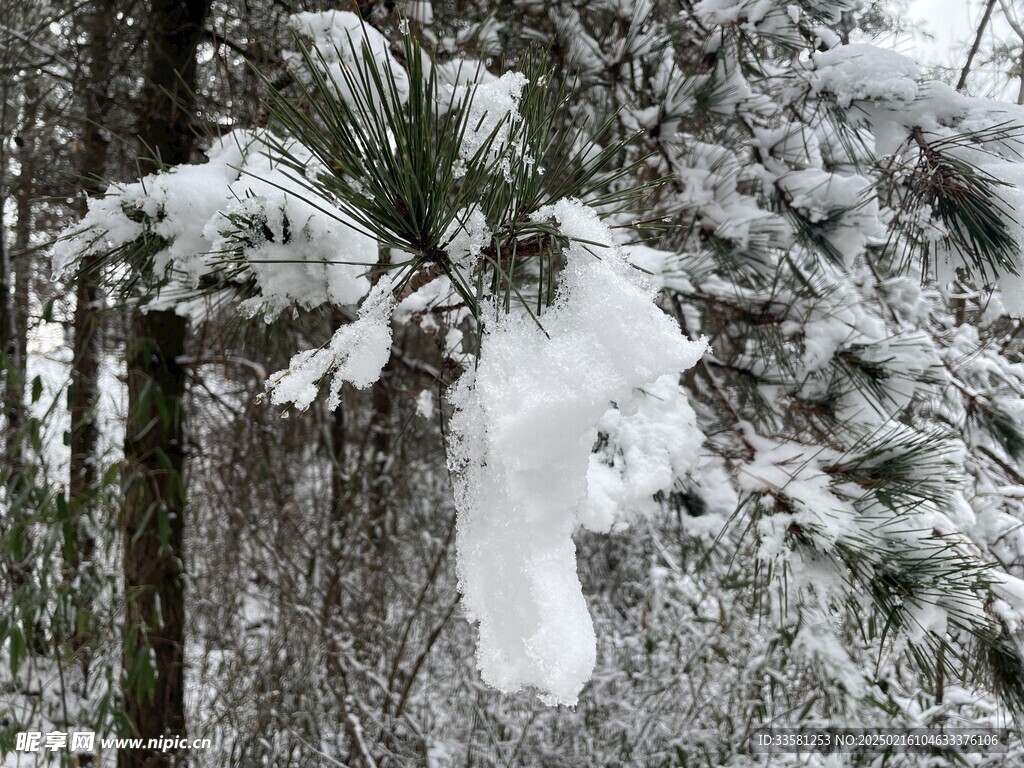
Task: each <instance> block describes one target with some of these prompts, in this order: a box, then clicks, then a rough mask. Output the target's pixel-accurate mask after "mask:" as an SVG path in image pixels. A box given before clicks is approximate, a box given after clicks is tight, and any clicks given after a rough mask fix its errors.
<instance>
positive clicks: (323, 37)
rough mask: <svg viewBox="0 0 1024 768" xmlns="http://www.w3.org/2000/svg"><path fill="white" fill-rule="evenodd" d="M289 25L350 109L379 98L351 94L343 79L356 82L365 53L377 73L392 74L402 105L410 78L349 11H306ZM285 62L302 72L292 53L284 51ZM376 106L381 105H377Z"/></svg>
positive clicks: (383, 43) (373, 31) (291, 18)
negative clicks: (308, 42)
mask: <svg viewBox="0 0 1024 768" xmlns="http://www.w3.org/2000/svg"><path fill="white" fill-rule="evenodd" d="M288 26H290V27H291V28H292V29H294V30H295V31H296V32H298V33H299V34H300V35H305V36H306V37H308V38H309V39H310V40H311V51H310V53H311V55H312V58H313V61H314V62H316V63H317V64H318V65H319V67H320V69H321V71H322V72H323V74H324V75H325V76H326V78H327V80H328V81H329V82H330V83H331V84H332V85H334V87H335V89H336V90H337V93H338V97H339V98H341V99H343V100H344V101H345V102H347V103H348V104H349V105H350V106H351V107H352V108H353V109H355V110H358V111H363V109H364V108H365V107H366V106H367V104H366V102H365V100H366V99H373V100H374V102H375V103H376V102H377V101H378V100H379V98H380V95H379V94H378V93H376V92H375V91H371V92H369V93H367V92H365V91H363V90H360V92H359V94H358V95H357V94H355V93H353V91H352V89H351V88H349V86H348V83H347V82H346V80H345V76H346V73H347V76H348V77H349V78H351V79H354V80H355V81H356V82H359V78H360V76H359V74H358V71H359V69H361V68H362V67H364V66H365V64H366V63H367V62H366V59H365V58H364V54H368V55H369V60H370V62H371V63H372V65H373V66H374V67H376V68H377V71H378V72H389V71H390V73H391V74H392V75H393V79H394V83H395V90H396V92H397V96H398V100H399V101H400V102H401V103H403V104H404V103H405V102H406V100H407V99H408V98H409V76H408V74H407V73H406V71H405V69H404V68H403V67H402V65H401V64H399V63H398V61H396V60H395V57H394V56H392V55H391V51H390V49H389V45H388V41H387V38H385V37H384V36H383V35H382V34H381V33H380V32H378V31H377V30H376V29H374V28H373V27H371V26H370V25H369V24H367V23H366V22H365V21H363V20H362V19H361V18H359V16H357V15H356V14H354V13H351V12H349V11H319V12H317V11H307V12H303V13H295V14H292V15H291V16H289V17H288ZM284 59H285V61H286V62H287V63H288V65H289V66H290V67H292V68H293V69H295V70H296V71H299V72H301V71H302V69H303V66H302V56H301V55H300V54H299V53H297V52H294V51H285V53H284ZM376 106H377V107H379V106H380V104H379V103H376Z"/></svg>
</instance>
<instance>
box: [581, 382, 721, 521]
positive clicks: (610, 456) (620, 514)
mask: <svg viewBox="0 0 1024 768" xmlns="http://www.w3.org/2000/svg"><path fill="white" fill-rule="evenodd" d="M597 429H598V433H599V434H601V435H602V436H603V437H604V440H603V444H602V445H601V447H600V448H599V449H598V450H597V451H595V452H594V453H591V454H590V464H589V466H588V469H587V498H586V500H585V501H584V503H583V505H582V507H581V509H580V517H579V520H580V524H581V525H582V526H583V527H585V528H588V529H590V530H592V531H599V532H608V531H610V530H611V529H612V526H613V524H615V523H616V522H626V521H628V520H629V519H630V518H631V517H632V516H634V515H637V514H643V515H648V516H650V515H653V514H654V513H655V512H657V510H658V509H659V508H660V505H659V504H658V503H657V502H656V501H655V499H654V495H655V494H657V493H668V492H669V491H671V490H672V487H673V485H674V483H675V481H676V479H677V478H682V477H685V476H686V475H687V473H689V472H690V470H691V469H693V468H694V466H695V465H696V464H697V459H698V451H699V449H700V446H701V443H702V442H703V438H704V436H703V435H702V434H701V432H700V431H699V430H698V429H697V416H696V414H695V413H694V412H693V409H692V408H691V407H690V403H689V400H688V398H687V396H686V391H685V390H684V389H683V388H682V387H681V386H680V385H679V381H678V375H676V374H666V375H664V376H662V377H661V378H659V379H658V380H657V381H655V382H653V383H652V384H650V385H649V386H646V387H644V388H643V389H638V390H635V391H634V393H633V395H632V396H631V397H630V398H629V400H627V401H625V402H623V403H622V404H621V406H613V407H612V408H610V409H608V411H606V412H605V414H604V416H602V417H601V420H600V421H599V422H598V425H597Z"/></svg>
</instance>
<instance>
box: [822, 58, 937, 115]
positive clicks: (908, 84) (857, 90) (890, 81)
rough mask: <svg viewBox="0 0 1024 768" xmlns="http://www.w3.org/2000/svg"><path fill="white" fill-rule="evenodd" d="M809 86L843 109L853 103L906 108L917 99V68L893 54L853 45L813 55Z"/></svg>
mask: <svg viewBox="0 0 1024 768" xmlns="http://www.w3.org/2000/svg"><path fill="white" fill-rule="evenodd" d="M814 68H815V71H814V75H813V76H812V78H811V84H812V87H813V88H814V92H815V93H821V92H823V91H827V92H828V93H830V94H832V95H833V96H834V97H835V99H836V101H837V102H838V103H839V104H840V106H843V107H849V106H850V104H851V103H852V102H854V101H876V102H883V103H886V104H893V105H899V106H907V105H909V104H910V103H911V102H912V101H913V100H914V98H915V97H916V96H917V78H918V75H919V71H918V68H917V64H915V63H914V62H913V61H911V60H910V59H908V58H907V57H906V56H901V55H900V54H898V53H894V52H893V51H889V50H886V49H885V48H878V47H876V46H873V45H867V44H865V43H855V44H852V45H843V46H838V47H836V48H832V49H831V50H828V51H822V52H819V53H816V54H814Z"/></svg>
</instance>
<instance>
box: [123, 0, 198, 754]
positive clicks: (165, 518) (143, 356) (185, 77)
mask: <svg viewBox="0 0 1024 768" xmlns="http://www.w3.org/2000/svg"><path fill="white" fill-rule="evenodd" d="M209 4H210V0H153V2H152V3H151V5H150V14H149V21H148V29H147V43H148V61H147V67H146V75H147V77H146V85H145V90H144V93H143V97H142V102H141V109H140V114H139V141H140V155H143V156H144V157H142V158H140V160H141V164H142V167H143V169H144V171H150V170H153V169H154V167H155V166H154V162H153V158H155V159H156V160H157V162H156V165H159V164H165V165H175V164H178V163H183V162H186V161H187V160H188V159H189V157H190V154H191V150H192V144H193V133H192V129H191V118H192V114H193V112H194V100H195V97H194V92H193V86H194V80H195V66H196V64H195V55H196V48H197V46H198V44H199V40H200V37H201V34H202V28H203V23H204V21H205V19H206V15H207V13H208V11H209ZM147 155H148V156H149V157H145V156H147ZM185 332H186V323H185V320H184V318H181V317H178V316H177V315H175V314H174V313H173V312H166V311H161V312H149V313H143V312H138V311H136V312H135V313H134V317H133V319H132V323H131V330H130V337H129V342H128V351H127V356H128V423H127V429H126V433H125V462H126V464H127V471H128V477H127V488H126V493H125V512H124V546H125V553H124V581H125V584H124V587H125V601H126V617H125V618H126V621H125V631H124V656H123V667H124V668H123V675H122V696H123V699H124V708H125V713H126V714H127V715H128V716H129V718H130V719H131V721H132V723H133V725H134V727H135V730H136V732H137V735H138V736H139V737H142V738H143V739H150V738H159V737H160V736H183V735H184V734H185V699H184V691H185V686H184V651H185V601H184V582H183V569H184V560H185V558H184V551H183V543H184V535H183V534H184V515H185V499H186V491H185V480H184V476H183V473H182V469H183V464H184V441H185V412H184V394H185V375H184V371H183V370H182V368H181V366H180V365H179V364H178V359H179V357H180V356H181V355H182V354H183V353H184V351H185ZM150 671H151V672H152V679H151V680H150V679H149V674H150ZM183 764H185V758H184V757H183V756H182V755H177V754H174V753H168V752H161V751H159V750H146V749H140V750H122V751H121V752H120V753H119V754H118V766H119V768H164V767H165V766H167V767H169V766H175V765H183Z"/></svg>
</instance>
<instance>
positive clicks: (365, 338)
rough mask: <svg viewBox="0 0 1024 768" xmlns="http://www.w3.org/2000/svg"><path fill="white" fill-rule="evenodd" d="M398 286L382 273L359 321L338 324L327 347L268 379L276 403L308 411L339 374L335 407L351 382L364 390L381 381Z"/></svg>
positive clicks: (330, 402)
mask: <svg viewBox="0 0 1024 768" xmlns="http://www.w3.org/2000/svg"><path fill="white" fill-rule="evenodd" d="M392 289H393V286H392V284H391V280H390V279H389V278H388V277H387V276H384V277H381V279H380V280H379V281H378V283H377V285H376V286H374V288H373V290H372V291H371V292H370V294H369V296H367V297H366V302H365V303H364V304H363V306H362V307H360V309H359V318H358V319H357V320H355V321H354V322H352V323H349V324H347V325H343V326H341V327H340V328H338V330H336V331H335V332H334V335H333V336H332V337H331V340H330V342H328V343H327V344H326V345H325V346H324V347H321V348H320V349H317V350H305V351H303V352H300V353H298V354H297V355H295V356H294V357H293V358H292V359H291V362H290V363H289V364H288V368H287V369H286V370H283V371H278V372H277V373H275V374H273V375H272V376H271V377H270V378H269V379H268V380H267V391H268V392H269V393H270V401H271V402H272V403H274V404H275V405H285V404H291V405H294V406H295V407H296V408H298V409H299V410H300V411H304V410H306V409H307V408H309V406H310V405H311V404H312V402H313V400H315V399H316V396H317V392H318V387H319V384H320V382H321V381H322V380H324V379H325V378H326V377H327V376H329V375H332V374H333V375H332V378H331V384H330V388H329V392H330V396H329V398H328V406H329V407H330V409H331V410H332V411H333V410H334V409H335V408H337V407H338V406H339V405H340V404H341V387H342V385H343V384H344V383H345V382H349V383H350V384H352V385H353V386H355V387H357V388H359V389H364V388H366V387H368V386H370V385H371V384H373V383H374V382H375V381H377V379H379V378H380V373H381V371H382V370H383V369H384V366H385V365H386V364H387V362H388V358H389V357H390V356H391V314H392V312H393V311H394V308H395V299H394V296H393V295H392Z"/></svg>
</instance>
